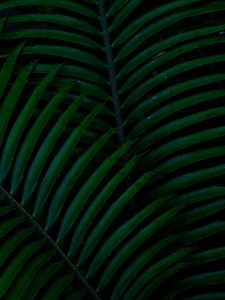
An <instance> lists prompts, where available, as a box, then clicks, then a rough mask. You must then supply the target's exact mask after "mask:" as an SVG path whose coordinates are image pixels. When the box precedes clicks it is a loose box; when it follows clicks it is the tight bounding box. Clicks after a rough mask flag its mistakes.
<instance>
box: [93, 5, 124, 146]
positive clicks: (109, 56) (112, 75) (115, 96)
mask: <svg viewBox="0 0 225 300" xmlns="http://www.w3.org/2000/svg"><path fill="white" fill-rule="evenodd" d="M97 6H98V10H99V16H100V22H101V28H102V32H103V42H104V46H105V54H106V60H107V64H108V71H109V81H110V85H111V93H112V101H113V108H114V113H115V121H116V127H117V130H118V140H119V144H120V145H122V144H123V143H124V140H125V133H124V127H123V118H122V112H121V106H120V99H119V91H118V84H117V77H116V71H115V65H114V62H113V51H112V46H111V41H110V35H109V29H108V24H107V19H106V14H105V8H104V3H103V0H97Z"/></svg>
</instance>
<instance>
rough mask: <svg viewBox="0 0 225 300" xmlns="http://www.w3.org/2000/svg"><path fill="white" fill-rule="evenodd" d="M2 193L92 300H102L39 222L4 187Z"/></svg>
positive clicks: (0, 190) (0, 189)
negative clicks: (56, 255) (57, 256)
mask: <svg viewBox="0 0 225 300" xmlns="http://www.w3.org/2000/svg"><path fill="white" fill-rule="evenodd" d="M0 192H1V193H2V194H3V195H4V196H5V197H6V199H8V200H9V201H10V202H11V203H13V204H14V205H15V207H16V208H17V210H18V211H19V212H20V214H21V215H23V216H25V218H26V219H27V221H28V222H29V223H30V224H31V226H33V227H34V228H35V229H36V230H37V232H39V234H40V235H41V236H43V237H44V238H45V240H46V242H47V243H48V244H49V245H50V246H51V247H52V248H53V249H54V250H55V251H56V253H57V254H58V255H59V256H60V257H61V258H62V260H63V261H64V263H65V265H66V266H67V267H68V268H69V269H70V270H71V271H72V272H73V273H74V274H75V276H76V277H77V278H78V280H79V281H80V283H81V284H82V285H83V286H84V287H85V288H86V290H87V293H88V294H89V295H90V297H91V298H92V299H96V300H101V298H100V297H99V296H98V295H97V293H96V291H95V290H94V289H93V288H92V287H91V285H90V284H89V283H88V282H87V281H86V279H85V278H84V277H83V275H82V274H81V273H80V272H79V271H78V269H77V268H76V267H75V266H74V264H73V263H72V261H71V260H70V258H69V257H68V256H67V255H66V254H65V253H64V252H63V250H62V249H61V248H60V247H59V246H58V245H57V244H56V242H55V241H54V240H53V239H52V238H51V237H50V236H49V235H48V233H47V232H46V231H45V230H44V229H43V228H42V227H41V226H40V225H39V224H38V223H37V221H36V220H35V219H34V218H33V217H32V216H31V215H30V214H29V213H28V212H27V211H26V210H25V209H24V208H23V206H21V204H20V203H18V202H17V201H16V200H15V198H13V197H12V196H11V195H10V194H9V193H8V192H7V191H6V190H5V189H4V188H3V187H1V186H0Z"/></svg>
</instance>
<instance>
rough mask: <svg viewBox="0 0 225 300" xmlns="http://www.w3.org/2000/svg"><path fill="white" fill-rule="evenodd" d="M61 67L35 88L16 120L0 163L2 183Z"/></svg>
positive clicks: (56, 67)
mask: <svg viewBox="0 0 225 300" xmlns="http://www.w3.org/2000/svg"><path fill="white" fill-rule="evenodd" d="M59 68H60V66H55V67H54V68H53V69H52V71H51V72H50V73H49V74H48V75H47V76H46V77H45V78H44V79H43V80H42V81H41V82H40V84H39V85H38V86H37V87H36V88H35V90H34V91H33V93H32V95H31V97H30V98H29V101H28V102H27V103H26V105H25V106H24V108H23V110H22V112H21V113H20V115H19V116H18V118H17V119H16V121H15V123H14V125H13V127H12V128H11V131H10V133H9V135H8V139H7V141H6V144H5V147H4V149H3V153H2V157H1V161H0V181H1V182H2V181H3V180H4V179H5V178H6V176H7V174H8V172H9V169H10V167H11V164H12V161H13V158H14V154H15V151H16V149H17V146H18V143H19V140H20V138H21V135H22V133H23V131H24V129H25V127H26V125H27V123H28V121H29V120H30V118H31V116H32V113H33V111H34V109H35V107H36V105H37V103H38V102H39V101H40V99H41V97H42V96H43V94H44V92H45V90H46V89H47V87H48V85H49V84H50V82H51V81H52V80H53V78H54V76H55V74H56V73H57V71H58V70H59Z"/></svg>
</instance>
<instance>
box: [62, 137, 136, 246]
mask: <svg viewBox="0 0 225 300" xmlns="http://www.w3.org/2000/svg"><path fill="white" fill-rule="evenodd" d="M131 145H132V143H131V142H130V141H128V142H127V143H125V144H124V145H123V146H121V147H120V148H119V149H118V150H117V151H115V152H114V153H113V154H112V155H111V156H109V157H108V158H107V159H106V160H105V161H104V162H103V163H102V164H101V165H100V166H99V167H98V169H97V170H96V171H95V172H94V173H93V174H92V175H91V176H90V177H89V179H88V180H87V181H86V182H85V184H84V185H83V186H82V187H81V189H80V190H79V191H78V193H77V194H76V196H75V198H74V199H73V200H72V202H71V204H70V205H69V207H68V209H67V211H66V213H65V216H64V217H63V218H62V223H61V225H60V228H59V234H58V237H57V241H60V240H62V239H63V238H64V237H65V236H66V235H67V233H68V232H69V230H70V229H71V227H72V226H73V224H74V223H75V221H76V219H77V217H78V216H79V214H80V212H81V210H82V208H83V207H84V205H85V203H86V201H87V200H88V198H89V197H90V195H91V193H92V192H93V191H94V190H95V188H96V187H97V186H98V185H99V184H100V182H101V181H102V179H103V178H104V176H105V175H106V174H107V173H108V172H109V171H110V169H111V168H112V167H113V166H114V165H115V164H116V162H117V161H118V160H119V159H120V158H121V156H123V155H124V154H125V153H126V152H127V150H128V149H129V148H130V147H131Z"/></svg>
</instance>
